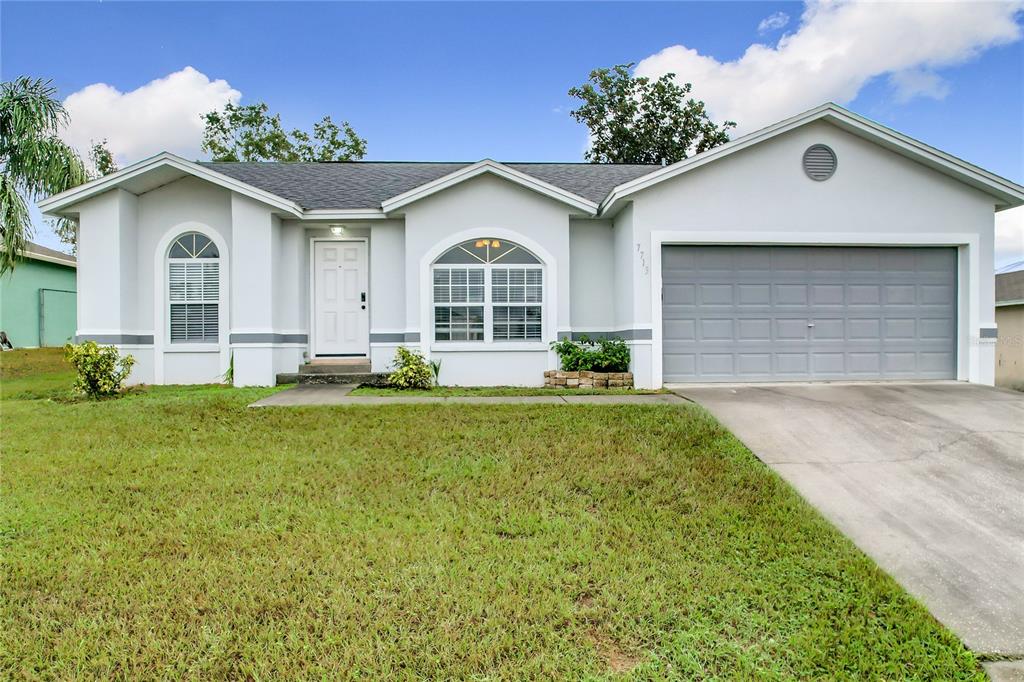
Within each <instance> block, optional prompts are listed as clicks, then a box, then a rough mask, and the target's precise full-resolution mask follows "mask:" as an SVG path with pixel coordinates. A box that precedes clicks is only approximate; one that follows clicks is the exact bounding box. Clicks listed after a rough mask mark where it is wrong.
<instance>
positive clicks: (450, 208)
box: [405, 174, 571, 386]
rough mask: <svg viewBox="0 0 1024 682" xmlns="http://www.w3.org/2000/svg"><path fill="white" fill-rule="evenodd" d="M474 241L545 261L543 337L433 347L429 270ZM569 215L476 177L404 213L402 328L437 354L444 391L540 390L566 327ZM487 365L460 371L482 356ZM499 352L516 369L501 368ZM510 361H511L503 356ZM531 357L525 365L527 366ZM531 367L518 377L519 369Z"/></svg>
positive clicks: (489, 179) (564, 209) (540, 199)
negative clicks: (508, 246)
mask: <svg viewBox="0 0 1024 682" xmlns="http://www.w3.org/2000/svg"><path fill="white" fill-rule="evenodd" d="M475 237H497V238H500V239H506V240H511V241H514V242H517V243H519V244H521V245H522V246H524V247H525V248H527V249H530V250H531V251H533V252H534V254H535V255H536V256H538V257H539V258H540V259H541V260H542V261H543V262H544V268H545V273H544V277H545V286H544V299H545V300H544V331H543V340H542V341H541V342H537V343H514V344H489V345H487V344H482V343H458V342H450V343H445V342H442V343H434V342H433V320H432V319H430V295H431V294H430V290H431V289H430V265H431V264H432V263H433V261H434V260H435V259H436V258H437V257H438V256H440V255H441V254H442V253H443V252H444V251H445V250H447V248H449V247H451V246H454V245H456V244H458V243H459V242H461V241H464V240H467V239H472V238H475ZM569 254H570V237H569V209H568V208H567V207H566V206H565V205H563V204H561V203H559V202H556V201H554V200H552V199H548V198H546V197H543V196H541V195H539V194H537V193H535V192H532V191H530V190H527V189H524V188H522V187H519V186H517V185H515V184H513V183H511V182H508V181H507V180H504V179H501V178H497V177H495V176H492V175H489V174H488V175H481V176H479V177H476V178H473V179H472V180H468V181H466V182H463V183H461V184H459V185H456V186H454V187H452V188H450V189H448V190H446V191H444V192H440V193H438V194H435V195H433V196H430V197H428V198H426V199H423V200H421V201H419V202H416V203H414V204H411V205H410V206H408V207H407V208H406V209H405V273H406V281H405V326H406V330H407V333H408V334H409V335H408V336H407V339H408V340H409V341H410V343H413V341H412V339H416V338H418V343H419V347H420V349H421V350H422V351H423V353H424V354H425V355H427V356H430V355H432V354H433V353H434V352H437V353H443V358H444V360H443V364H442V368H441V375H440V379H441V382H442V383H445V384H456V383H458V384H460V385H493V384H506V385H525V386H540V385H543V383H544V375H543V370H544V369H548V368H552V367H554V366H555V365H554V362H555V358H554V354H553V353H552V352H551V351H550V350H549V348H548V344H549V343H550V342H551V341H554V340H555V339H556V338H557V336H558V332H559V331H561V330H568V329H570V328H571V311H570V302H569V299H570V296H569V292H570V288H571V275H570V270H571V263H570V258H569ZM488 349H489V350H493V351H499V350H500V351H501V354H500V355H493V356H491V355H488V357H492V361H491V362H480V363H476V365H475V371H472V372H471V371H468V370H467V371H463V370H462V369H459V368H462V367H469V364H468V363H471V362H473V361H474V360H475V359H476V358H478V357H479V354H480V352H481V351H483V350H488ZM504 353H513V354H514V357H515V359H516V362H515V363H514V364H510V365H505V364H504V363H503V361H502V355H504ZM509 357H510V358H511V357H513V356H509ZM527 358H529V359H527ZM533 367H536V368H537V369H538V370H539V371H537V372H534V371H533V370H532V369H529V370H527V371H521V370H522V369H523V368H533Z"/></svg>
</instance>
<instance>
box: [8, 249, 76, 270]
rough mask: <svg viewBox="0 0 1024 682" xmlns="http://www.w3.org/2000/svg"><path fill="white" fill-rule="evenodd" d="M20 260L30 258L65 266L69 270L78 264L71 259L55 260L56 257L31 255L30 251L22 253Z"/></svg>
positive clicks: (39, 254)
mask: <svg viewBox="0 0 1024 682" xmlns="http://www.w3.org/2000/svg"><path fill="white" fill-rule="evenodd" d="M21 257H22V258H30V259H32V260H42V261H46V262H47V263H56V264H57V265H66V266H67V267H69V268H76V269H77V268H78V262H77V261H75V260H74V259H72V258H57V257H56V256H50V255H47V254H42V253H32V252H31V251H22V253H21Z"/></svg>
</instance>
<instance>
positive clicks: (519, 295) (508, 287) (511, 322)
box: [432, 238, 544, 343]
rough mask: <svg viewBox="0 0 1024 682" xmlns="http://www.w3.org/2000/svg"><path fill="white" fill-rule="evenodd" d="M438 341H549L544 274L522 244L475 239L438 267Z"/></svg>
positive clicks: (453, 250)
mask: <svg viewBox="0 0 1024 682" xmlns="http://www.w3.org/2000/svg"><path fill="white" fill-rule="evenodd" d="M432 301H433V316H434V340H435V341H441V342H443V341H476V342H482V343H486V342H491V341H497V342H516V341H534V342H539V341H541V340H543V334H544V324H543V320H544V268H543V265H542V264H541V262H540V260H539V259H538V258H537V257H536V256H534V255H533V254H532V253H530V252H529V251H527V250H526V249H524V248H522V247H521V246H519V245H518V244H515V243H512V242H506V241H503V240H499V239H492V238H487V239H471V240H469V241H466V242H463V243H461V244H458V245H456V246H454V247H452V248H451V249H449V250H448V251H446V252H445V253H444V254H442V255H441V257H440V258H438V259H437V261H436V262H435V264H434V267H433V295H432Z"/></svg>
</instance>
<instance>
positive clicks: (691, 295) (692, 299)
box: [664, 284, 697, 305]
mask: <svg viewBox="0 0 1024 682" xmlns="http://www.w3.org/2000/svg"><path fill="white" fill-rule="evenodd" d="M664 301H665V305H679V304H681V305H694V304H695V303H696V302H697V286H696V285H695V284H676V285H671V284H669V285H668V286H666V288H665V299H664Z"/></svg>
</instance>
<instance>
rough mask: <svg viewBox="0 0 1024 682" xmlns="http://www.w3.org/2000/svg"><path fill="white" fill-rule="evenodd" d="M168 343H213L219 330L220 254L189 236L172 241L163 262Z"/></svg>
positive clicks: (213, 246) (201, 238)
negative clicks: (164, 267)
mask: <svg viewBox="0 0 1024 682" xmlns="http://www.w3.org/2000/svg"><path fill="white" fill-rule="evenodd" d="M167 301H168V307H169V309H168V320H169V322H170V338H171V343H216V342H217V340H218V338H219V329H220V253H219V252H218V250H217V245H216V244H214V243H213V242H212V241H210V239H209V238H207V237H205V236H203V235H201V234H199V233H197V232H189V233H187V234H183V235H181V236H180V237H178V238H177V239H175V240H174V243H172V244H171V248H170V251H169V252H168V259H167Z"/></svg>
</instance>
